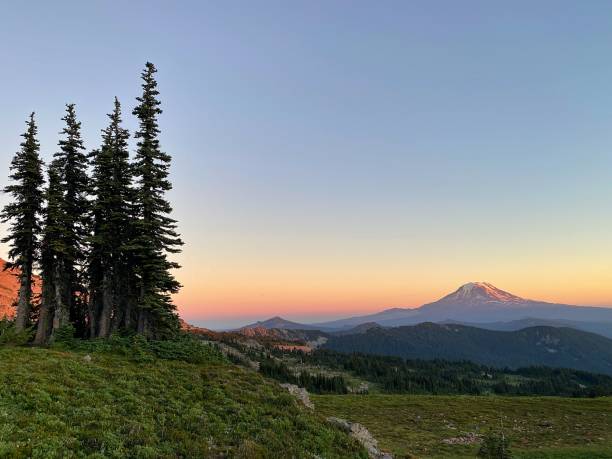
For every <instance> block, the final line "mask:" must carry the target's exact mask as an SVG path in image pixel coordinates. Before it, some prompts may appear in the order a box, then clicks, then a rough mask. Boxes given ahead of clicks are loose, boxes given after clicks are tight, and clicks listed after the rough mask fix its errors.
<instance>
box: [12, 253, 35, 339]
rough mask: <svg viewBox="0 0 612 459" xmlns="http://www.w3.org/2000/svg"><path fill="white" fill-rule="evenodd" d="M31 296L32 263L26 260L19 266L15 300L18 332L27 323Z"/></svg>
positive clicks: (16, 328)
mask: <svg viewBox="0 0 612 459" xmlns="http://www.w3.org/2000/svg"><path fill="white" fill-rule="evenodd" d="M31 298H32V264H31V262H30V261H28V260H26V262H25V263H23V264H22V266H21V275H20V276H19V296H18V300H17V313H16V315H15V330H16V331H18V332H20V331H23V329H24V328H25V327H26V326H27V325H28V321H29V320H30V300H31Z"/></svg>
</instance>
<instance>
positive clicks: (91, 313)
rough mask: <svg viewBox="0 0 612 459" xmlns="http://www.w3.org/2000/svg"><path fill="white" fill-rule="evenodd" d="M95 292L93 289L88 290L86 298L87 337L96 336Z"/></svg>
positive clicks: (96, 310)
mask: <svg viewBox="0 0 612 459" xmlns="http://www.w3.org/2000/svg"><path fill="white" fill-rule="evenodd" d="M96 296H97V295H96V292H95V290H94V289H92V291H90V292H89V298H88V299H87V316H88V322H89V337H90V338H95V337H96V330H97V329H98V321H97V316H98V308H97V307H96Z"/></svg>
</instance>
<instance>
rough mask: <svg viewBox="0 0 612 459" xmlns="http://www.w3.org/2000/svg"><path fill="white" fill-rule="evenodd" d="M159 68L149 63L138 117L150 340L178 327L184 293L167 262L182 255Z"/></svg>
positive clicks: (145, 329)
mask: <svg viewBox="0 0 612 459" xmlns="http://www.w3.org/2000/svg"><path fill="white" fill-rule="evenodd" d="M156 71H157V70H156V69H155V66H154V65H153V64H151V63H150V62H147V64H146V68H145V70H144V71H143V72H142V80H143V83H142V88H143V93H142V96H141V97H138V98H137V101H138V102H139V104H138V106H137V107H136V108H135V109H134V111H133V114H134V115H136V116H137V117H138V120H139V129H138V131H137V132H136V133H135V137H136V138H137V139H138V144H137V150H136V157H135V164H134V176H135V178H136V179H137V183H136V190H135V196H134V198H135V205H136V212H137V214H136V217H137V218H136V220H135V224H134V228H135V240H134V249H135V254H136V263H137V274H138V279H139V280H138V283H139V285H138V287H139V292H138V302H137V308H138V323H137V331H138V332H139V333H142V334H144V335H148V336H156V335H157V336H159V335H161V334H163V333H165V332H166V331H169V330H171V329H172V328H173V327H176V326H177V324H178V321H177V316H176V313H175V312H174V310H175V307H174V305H173V304H172V301H171V298H170V295H171V294H172V293H175V292H177V291H178V289H179V288H180V284H179V283H178V282H177V281H176V279H175V278H174V276H173V275H172V273H171V269H173V268H178V267H179V266H178V264H177V263H174V262H171V261H169V260H168V258H167V255H168V253H177V252H179V251H180V249H179V247H180V246H181V245H182V241H181V240H180V238H179V235H178V233H177V231H176V221H175V220H173V219H172V218H171V217H170V216H169V214H170V213H171V211H172V208H171V207H170V204H169V202H168V201H167V200H166V198H165V193H166V192H167V191H168V190H170V189H171V188H172V186H171V184H170V181H169V180H168V171H169V167H170V159H171V158H170V155H168V154H166V153H164V152H162V151H161V149H160V145H159V139H158V135H159V132H160V131H159V127H158V123H157V117H158V115H159V114H161V113H162V110H161V109H160V101H159V100H158V99H157V96H158V95H159V92H158V90H157V82H156V80H155V73H156Z"/></svg>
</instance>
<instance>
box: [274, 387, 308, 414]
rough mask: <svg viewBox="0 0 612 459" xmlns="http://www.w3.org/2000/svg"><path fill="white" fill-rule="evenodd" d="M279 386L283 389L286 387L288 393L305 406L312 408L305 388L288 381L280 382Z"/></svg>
mask: <svg viewBox="0 0 612 459" xmlns="http://www.w3.org/2000/svg"><path fill="white" fill-rule="evenodd" d="M280 386H281V387H282V388H283V389H287V390H288V391H289V393H290V394H291V395H293V396H294V397H295V398H297V399H298V400H299V401H300V402H302V403H303V404H304V406H305V407H306V408H310V409H311V410H314V404H313V403H312V402H311V401H310V397H309V396H308V391H307V390H306V389H304V388H303V387H298V386H296V385H295V384H288V383H284V384H281V385H280Z"/></svg>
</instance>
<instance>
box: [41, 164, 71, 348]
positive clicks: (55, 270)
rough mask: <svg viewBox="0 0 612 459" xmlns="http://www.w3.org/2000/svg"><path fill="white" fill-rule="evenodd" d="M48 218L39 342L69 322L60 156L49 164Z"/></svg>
mask: <svg viewBox="0 0 612 459" xmlns="http://www.w3.org/2000/svg"><path fill="white" fill-rule="evenodd" d="M45 201H46V208H45V218H44V227H43V238H42V244H41V257H40V265H41V277H42V284H43V285H42V301H41V305H40V311H39V315H38V326H37V330H36V337H35V338H34V343H35V344H46V343H47V342H48V341H49V339H50V338H51V335H52V333H53V330H57V329H58V328H60V327H62V326H64V325H67V324H68V323H69V308H68V305H67V303H66V298H67V293H66V288H67V285H66V283H64V282H60V281H61V280H62V279H64V275H63V272H64V260H65V253H66V245H65V238H64V215H63V202H64V188H63V186H62V182H61V167H60V164H59V162H58V161H57V160H54V161H52V162H51V164H50V165H49V168H48V185H47V189H46V191H45Z"/></svg>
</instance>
